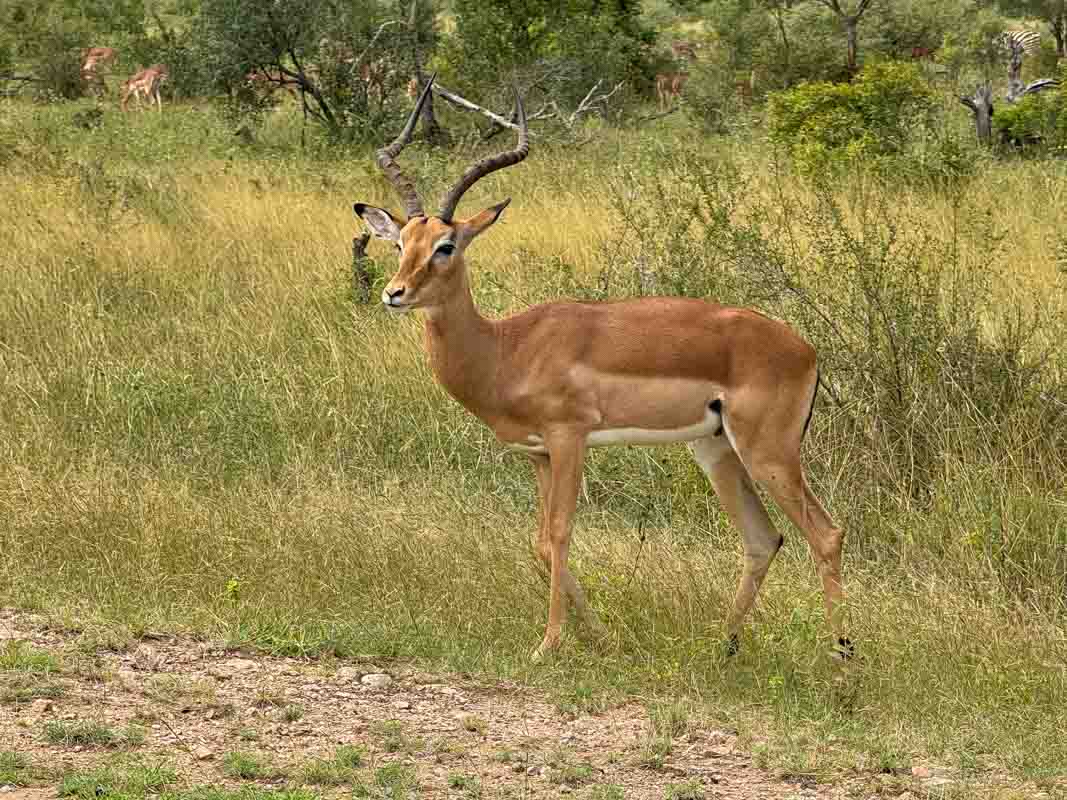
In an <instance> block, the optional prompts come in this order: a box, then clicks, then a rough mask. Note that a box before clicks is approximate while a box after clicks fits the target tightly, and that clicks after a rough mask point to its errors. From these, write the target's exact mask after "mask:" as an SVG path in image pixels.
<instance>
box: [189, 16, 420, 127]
mask: <svg viewBox="0 0 1067 800" xmlns="http://www.w3.org/2000/svg"><path fill="white" fill-rule="evenodd" d="M408 13H409V7H408V5H407V4H406V3H405V4H401V3H399V2H375V0H272V2H269V3H264V2H261V0H203V3H202V6H201V9H200V14H199V17H198V20H197V30H196V36H195V39H196V40H197V41H198V42H199V43H200V47H201V50H202V53H203V59H202V61H203V64H204V67H205V70H206V74H207V75H210V76H212V80H213V82H214V84H215V86H214V88H215V89H216V90H222V89H225V88H228V87H232V86H236V85H239V84H240V83H242V82H243V81H244V79H245V76H246V75H248V73H249V72H252V71H259V72H260V73H261V74H264V75H269V76H272V77H273V79H274V80H275V81H277V82H282V81H284V82H287V83H290V84H293V85H295V86H296V87H297V88H298V90H299V93H300V97H301V101H302V104H303V108H304V112H305V114H306V115H307V116H308V118H310V119H312V120H314V121H316V122H318V123H321V124H322V125H323V126H324V127H325V128H326V129H327V130H328V131H329V132H330V133H331V134H334V135H338V134H344V135H346V136H349V137H352V136H365V135H376V134H377V130H378V128H379V127H380V126H381V125H382V124H389V125H392V123H393V122H394V121H395V117H397V116H399V114H400V113H401V112H402V111H403V110H404V109H403V108H402V103H401V100H402V99H403V98H404V93H403V87H404V86H405V85H406V84H407V82H408V81H409V80H410V78H411V77H412V76H413V74H414V72H415V64H414V55H413V51H414V45H413V36H412V31H411V26H410V25H409V24H408ZM368 76H369V79H368Z"/></svg>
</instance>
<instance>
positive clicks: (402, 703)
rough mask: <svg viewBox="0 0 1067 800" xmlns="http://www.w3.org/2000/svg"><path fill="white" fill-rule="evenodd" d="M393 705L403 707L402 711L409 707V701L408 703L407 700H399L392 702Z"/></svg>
mask: <svg viewBox="0 0 1067 800" xmlns="http://www.w3.org/2000/svg"><path fill="white" fill-rule="evenodd" d="M393 705H394V706H395V707H396V708H399V709H403V710H404V711H406V710H407V709H409V708H411V703H409V702H408V701H407V700H401V701H400V702H398V703H393Z"/></svg>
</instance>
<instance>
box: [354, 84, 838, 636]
mask: <svg viewBox="0 0 1067 800" xmlns="http://www.w3.org/2000/svg"><path fill="white" fill-rule="evenodd" d="M432 84H433V78H431V79H430V82H429V83H428V84H427V85H426V87H425V88H424V89H423V91H422V94H421V95H420V97H419V101H418V103H417V104H416V106H415V110H414V111H413V112H412V114H411V117H410V118H409V119H408V122H407V125H406V126H405V127H404V129H403V131H402V132H401V133H400V135H399V136H398V137H397V138H396V140H395V141H394V142H393V143H392V144H391V145H389V146H388V147H385V148H383V149H382V150H379V151H378V159H377V160H378V165H379V167H380V168H381V169H382V171H383V172H384V173H385V175H386V177H387V178H388V179H389V181H390V182H391V183H392V184H393V186H394V187H395V188H396V190H397V193H398V194H399V195H400V197H401V199H402V200H403V202H404V211H405V217H404V218H400V217H397V216H395V215H393V214H392V213H390V212H389V211H386V210H385V209H382V208H376V207H374V206H369V205H366V204H364V203H356V204H355V211H356V213H357V214H358V215H359V216H360V217H362V218H363V220H364V221H365V222H366V223H367V225H368V226H369V227H370V229H371V230H372V231H373V232H374V234H375V235H376V236H377V237H379V238H381V239H386V240H388V241H390V242H392V243H393V244H394V245H395V246H396V249H397V253H398V254H399V259H400V266H399V269H398V270H397V272H396V274H395V275H394V276H393V278H392V280H391V281H389V284H388V285H387V286H386V287H385V290H384V291H383V293H382V302H383V303H385V306H386V308H387V309H389V310H390V311H393V312H406V311H412V310H414V309H420V310H421V311H422V312H423V315H424V318H425V333H426V348H427V350H428V352H429V357H430V365H431V367H432V369H433V372H434V375H435V376H436V378H437V380H438V381H439V382H440V383H441V385H442V386H444V388H445V389H446V390H447V391H448V392H449V394H451V395H452V396H453V397H454V398H456V399H457V400H458V401H459V402H460V403H462V404H463V405H464V406H465V407H466V408H467V409H468V410H470V411H471V412H473V413H474V414H476V415H477V416H478V417H480V418H481V419H482V420H483V421H484V422H485V423H486V424H487V425H489V427H490V428H492V430H493V432H494V433H495V434H496V435H497V438H499V439H500V440H501V441H502V442H504V443H505V444H506V445H508V446H509V447H512V448H515V449H517V450H520V451H522V452H525V453H527V454H529V457H530V459H531V460H532V461H533V464H534V467H535V469H536V472H537V485H538V488H539V492H540V526H539V531H538V535H537V545H536V547H537V553H538V555H539V556H540V558H541V559H542V560H543V561H544V563H545V564H546V565H547V567H548V569H549V571H550V576H551V583H550V590H549V594H550V599H549V612H548V626H547V629H546V631H545V635H544V638H543V639H542V641H541V644H540V646H539V647H538V648H537V650H536V651H535V653H534V656H535V657H540V656H541V655H543V654H545V653H548V652H549V651H551V650H553V649H555V648H556V647H557V646H558V645H559V641H560V631H561V628H562V625H563V616H564V611H565V609H564V602H563V597H564V595H566V597H568V598H569V599H570V601H571V603H573V605H574V607H575V609H576V611H577V613H578V615H579V617H580V618H581V619H582V620H583V622H584V623H585V624H586V625H587V626H588V627H589V629H590V630H591V632H592V633H593V634H595V635H596V636H598V637H599V636H603V635H604V629H603V627H602V626H601V623H600V621H599V620H598V618H597V616H596V614H595V613H594V611H593V610H592V608H590V606H589V604H588V603H587V602H586V599H585V595H584V594H583V593H582V589H581V587H580V586H579V585H578V582H577V581H576V580H575V579H574V577H573V576H572V575H571V573H570V572H569V570H568V569H567V551H568V548H569V545H570V536H571V519H572V517H573V515H574V511H575V505H576V502H577V498H578V491H579V487H580V484H581V480H582V471H583V466H582V465H583V461H584V459H585V453H586V449H587V448H589V447H597V446H602V445H615V444H660V443H668V442H688V443H689V447H690V449H691V450H692V452H693V455H694V456H695V457H696V460H697V462H698V463H699V464H700V466H701V467H702V468H703V470H704V471H705V472H706V473H707V475H708V477H709V478H710V480H711V483H712V486H714V487H715V491H716V492H717V493H718V495H719V498H720V500H721V501H722V505H723V507H724V508H725V509H726V511H727V513H728V514H729V515H730V518H731V519H732V520H733V522H734V524H735V525H737V527H738V528H739V529H740V531H741V535H742V540H743V543H744V567H743V571H742V575H741V581H740V584H739V586H738V589H737V594H736V596H735V598H734V604H733V611H732V612H731V614H730V618H729V623H728V631H729V650H730V652H733V651H734V650H736V648H737V645H738V635H739V632H740V629H741V625H742V622H743V620H744V618H745V616H746V614H747V613H748V611H749V609H750V608H751V607H752V604H753V602H754V601H755V599H756V594H757V592H758V591H759V587H760V584H761V582H762V581H763V578H764V576H765V575H766V574H767V569H768V567H769V566H770V564H771V561H772V560H773V559H774V556H775V554H776V553H777V552H778V549H779V548H780V547H781V544H782V537H781V535H779V533H778V531H776V530H775V528H774V525H773V524H772V522H771V520H770V517H768V515H767V512H766V510H765V509H764V507H763V503H762V502H761V501H760V498H759V495H757V494H756V488H755V485H754V483H753V480H755V481H756V482H758V483H759V484H760V485H761V486H763V487H764V488H765V489H766V490H767V491H768V493H770V495H771V496H772V497H773V498H774V500H775V501H776V502H777V503H778V505H779V506H780V507H781V508H782V510H783V511H784V512H785V513H786V515H787V516H788V517H789V518H790V519H791V520H792V521H793V523H794V524H796V525H797V526H798V527H799V528H800V529H801V530H802V531H803V532H804V535H805V537H806V538H807V540H808V544H809V546H810V548H811V551H812V554H813V555H814V557H815V563H816V565H817V567H818V570H819V574H820V576H821V578H822V585H823V594H824V597H825V604H826V612H827V615H828V617H829V619H830V622H831V625H832V626H836V625H837V624H838V622H839V620H838V613H837V609H838V604H839V602H840V601H841V599H842V589H841V577H840V569H841V567H840V565H841V540H842V530H841V529H840V528H839V527H837V525H835V524H834V522H833V520H831V519H830V517H829V515H828V514H827V513H826V511H824V510H823V507H822V505H821V504H820V503H819V500H818V498H816V497H815V495H814V494H813V493H812V491H811V489H810V488H809V487H808V484H807V482H806V481H805V479H804V472H803V470H802V468H801V461H800V444H801V440H802V439H803V437H804V433H805V431H806V430H807V426H808V421H809V419H810V418H811V412H812V409H813V406H814V403H815V393H816V391H817V389H818V370H817V369H816V364H815V352H814V350H812V348H811V346H810V345H809V344H808V343H807V342H805V341H804V340H803V339H801V338H800V337H799V336H798V335H797V334H796V333H794V332H793V331H792V330H791V329H789V328H788V327H786V326H785V325H784V324H782V323H781V322H777V321H775V320H772V319H769V318H768V317H765V316H763V315H762V314H759V313H757V312H755V311H749V310H746V309H741V308H729V307H726V306H720V305H716V304H714V303H709V302H705V301H703V300H698V299H691V298H681V297H645V298H640V299H636V300H626V301H621V302H610V303H568V302H557V303H546V304H544V305H539V306H535V307H533V308H530V309H528V310H526V311H525V312H523V313H520V314H517V315H515V316H513V317H508V318H507V319H502V320H489V319H486V318H485V317H483V316H481V314H479V313H478V309H477V308H476V307H475V305H474V300H473V298H472V297H471V290H470V282H469V280H468V278H467V271H466V267H465V265H464V260H463V257H464V252H465V251H466V249H467V247H468V246H469V245H470V243H471V242H472V241H474V239H475V238H476V237H477V236H478V235H479V234H481V233H483V232H484V231H486V230H487V229H488V228H489V227H490V226H491V225H492V224H493V223H494V222H496V221H497V219H499V218H500V215H501V213H503V211H504V208H505V207H506V206H507V205H508V203H509V202H510V201H509V200H505V201H504V202H502V203H499V204H498V205H495V206H492V207H490V208H487V209H485V210H484V211H482V212H480V213H478V214H475V215H474V216H473V217H468V218H466V219H456V218H455V217H454V214H455V211H456V207H457V206H458V205H459V201H460V199H461V198H462V197H463V194H464V192H466V191H467V190H468V189H470V187H471V186H473V185H474V184H475V182H477V181H478V180H479V179H480V178H483V177H484V176H486V175H488V174H489V173H491V172H493V171H495V170H498V169H502V168H504V167H508V166H511V165H512V164H517V163H518V162H520V161H522V160H523V159H524V158H526V154H527V153H528V152H529V139H528V136H527V126H526V115H525V112H524V111H523V107H522V102H521V100H519V99H518V98H517V99H516V109H517V116H518V124H519V142H518V146H517V147H516V148H515V149H514V150H510V151H508V152H505V153H501V154H500V155H497V156H494V157H491V158H486V159H483V160H482V161H479V162H478V163H477V164H475V165H474V166H473V167H471V168H470V169H468V170H467V171H466V172H465V173H464V174H463V176H462V177H461V178H460V179H459V181H458V182H457V183H456V184H455V185H454V186H452V188H451V189H449V190H448V192H447V193H446V194H445V196H444V199H443V200H442V202H441V210H440V212H438V214H437V215H436V216H427V215H426V213H425V212H424V211H423V207H422V202H421V201H420V200H419V197H418V194H417V193H416V191H415V188H414V186H413V184H412V182H411V180H410V178H408V177H407V176H406V175H405V174H404V173H403V172H402V171H401V169H400V167H399V166H398V165H397V163H396V161H395V158H396V157H397V155H399V153H400V151H401V150H402V149H403V147H404V145H406V144H407V143H408V141H410V139H411V134H412V131H413V130H414V128H415V124H416V120H417V119H418V117H419V112H420V111H421V109H422V106H423V104H424V103H425V102H426V98H427V96H428V95H429V93H430V88H431V86H432ZM674 213H677V212H676V211H675V210H674V209H663V214H664V216H668V215H671V214H674ZM544 222H545V224H559V223H560V222H561V220H555V219H548V220H544ZM838 643H839V645H840V647H841V652H842V654H843V655H846V656H847V655H848V654H849V653H850V652H851V644H850V642H849V641H848V640H847V639H846V638H844V637H839V639H838Z"/></svg>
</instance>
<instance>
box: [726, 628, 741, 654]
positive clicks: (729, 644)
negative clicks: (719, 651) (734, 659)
mask: <svg viewBox="0 0 1067 800" xmlns="http://www.w3.org/2000/svg"><path fill="white" fill-rule="evenodd" d="M740 649H741V640H740V639H738V638H737V634H736V633H731V634H730V638H729V639H727V640H726V655H728V656H736V655H737V651H738V650H740Z"/></svg>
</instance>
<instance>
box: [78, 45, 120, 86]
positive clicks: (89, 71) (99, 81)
mask: <svg viewBox="0 0 1067 800" xmlns="http://www.w3.org/2000/svg"><path fill="white" fill-rule="evenodd" d="M81 55H82V63H81V76H82V80H83V81H85V83H86V85H87V86H89V87H90V88H91V89H92V90H93V91H95V92H97V93H98V94H101V95H103V94H105V93H106V92H107V84H106V83H104V76H103V75H101V74H100V68H101V67H103V66H110V65H111V64H113V63H114V62H115V58H116V57H117V56H118V52H117V51H116V50H115V48H114V47H87V48H85V49H84V50H82V54H81Z"/></svg>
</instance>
